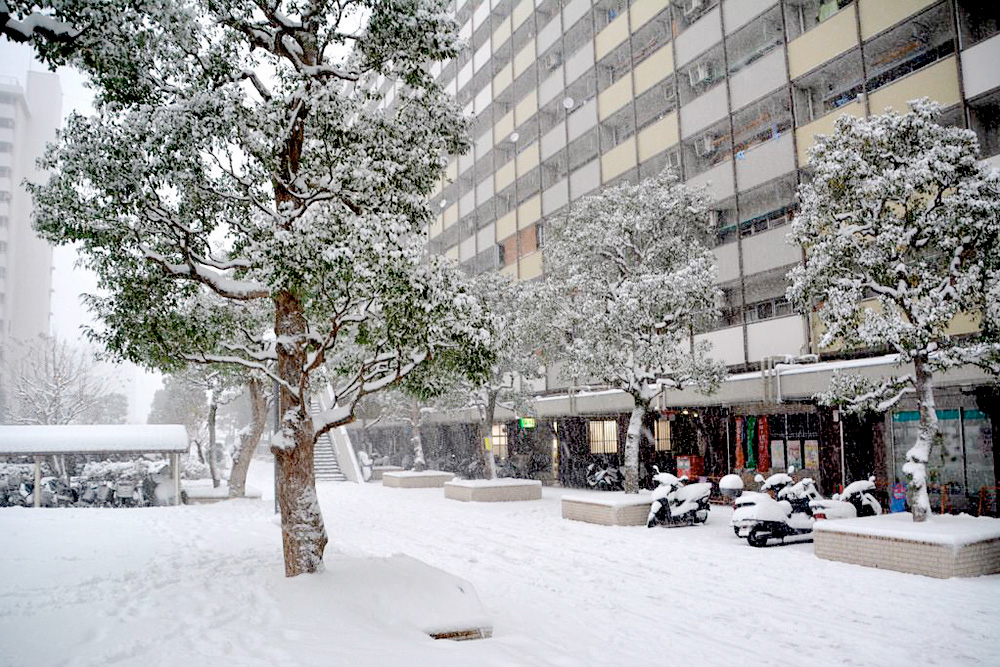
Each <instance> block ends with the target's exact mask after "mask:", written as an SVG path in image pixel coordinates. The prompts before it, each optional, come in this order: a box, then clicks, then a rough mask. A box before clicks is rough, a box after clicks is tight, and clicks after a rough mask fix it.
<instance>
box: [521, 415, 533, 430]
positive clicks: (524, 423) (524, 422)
mask: <svg viewBox="0 0 1000 667" xmlns="http://www.w3.org/2000/svg"><path fill="white" fill-rule="evenodd" d="M517 425H518V426H520V427H521V428H535V420H534V418H533V417H525V418H524V419H518V420H517Z"/></svg>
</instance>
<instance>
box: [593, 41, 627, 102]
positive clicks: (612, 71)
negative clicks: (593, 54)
mask: <svg viewBox="0 0 1000 667" xmlns="http://www.w3.org/2000/svg"><path fill="white" fill-rule="evenodd" d="M629 48H630V47H629V43H628V41H627V40H626V41H625V42H623V43H622V44H621V45H620V46H618V47H617V48H616V49H614V50H613V51H612V52H611V53H609V54H608V55H606V56H604V57H603V58H601V61H600V62H598V63H597V90H598V91H604V90H605V89H607V88H609V87H611V85H612V84H613V83H615V82H616V81H618V80H619V79H621V78H622V77H623V76H625V75H627V74H628V73H629V72H630V71H632V60H631V55H630V54H629Z"/></svg>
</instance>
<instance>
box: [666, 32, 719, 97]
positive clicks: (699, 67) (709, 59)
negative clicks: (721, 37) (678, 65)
mask: <svg viewBox="0 0 1000 667" xmlns="http://www.w3.org/2000/svg"><path fill="white" fill-rule="evenodd" d="M723 60H724V59H723V53H722V44H721V43H720V44H719V45H718V46H716V47H715V48H713V49H710V50H709V51H707V52H706V53H705V54H703V55H702V56H700V57H698V59H697V60H695V61H694V62H692V63H691V64H690V65H688V66H687V67H685V68H684V69H683V70H681V71H680V72H678V74H677V76H678V81H677V89H678V92H679V93H680V98H681V104H688V103H689V102H692V101H693V100H694V99H696V98H697V97H699V96H700V95H703V94H704V93H706V92H708V91H709V90H711V89H712V88H715V86H717V85H719V84H720V83H722V82H723V81H724V80H725V79H726V68H725V65H724V64H723Z"/></svg>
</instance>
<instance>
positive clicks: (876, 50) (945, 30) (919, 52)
mask: <svg viewBox="0 0 1000 667" xmlns="http://www.w3.org/2000/svg"><path fill="white" fill-rule="evenodd" d="M954 36H955V35H954V32H953V31H952V24H951V13H950V11H949V10H948V5H947V4H945V3H942V4H940V5H938V6H937V7H934V8H933V9H929V10H927V11H926V12H924V13H922V14H920V15H919V16H917V17H916V18H913V19H910V20H909V21H907V22H906V23H904V24H902V25H900V26H898V27H896V28H893V29H892V30H889V31H888V32H886V33H884V34H882V35H879V36H878V37H876V38H874V39H872V40H871V41H869V42H868V43H867V44H865V45H864V46H863V47H862V50H863V51H864V57H865V64H866V65H867V68H868V81H867V82H866V83H865V89H866V90H868V91H869V92H871V91H873V90H877V89H879V88H881V87H882V86H885V85H888V84H890V83H892V82H893V81H895V80H896V79H899V78H902V77H904V76H906V75H907V74H910V73H911V72H915V71H917V70H918V69H920V68H922V67H926V66H927V65H930V64H932V63H935V62H937V61H938V60H941V59H942V58H946V57H948V56H950V55H951V54H952V53H954V52H955V40H954Z"/></svg>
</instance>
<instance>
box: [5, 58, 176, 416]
mask: <svg viewBox="0 0 1000 667" xmlns="http://www.w3.org/2000/svg"><path fill="white" fill-rule="evenodd" d="M29 71H39V72H44V71H48V68H47V67H46V66H45V65H43V64H41V63H39V62H37V61H36V60H35V59H34V55H33V53H32V51H31V49H30V48H28V47H27V46H25V45H22V44H13V43H12V42H9V41H7V40H6V39H0V76H3V77H11V78H14V79H17V80H18V81H19V82H20V84H21V85H22V86H24V83H25V79H26V77H27V73H28V72H29ZM57 74H58V75H59V84H60V87H61V88H62V92H63V99H62V113H63V118H66V117H67V116H69V114H71V113H72V112H73V111H77V112H79V113H83V114H89V113H91V112H92V111H93V107H92V106H91V101H92V100H93V95H92V94H91V92H90V90H88V89H87V88H86V87H85V80H84V78H83V77H82V76H81V75H80V74H78V73H77V72H75V71H74V70H71V69H69V68H66V67H62V68H60V69H59V70H58V72H57ZM52 263H53V266H54V271H53V273H52V333H53V334H55V335H56V336H58V337H59V338H61V339H63V340H66V341H67V342H70V343H74V344H83V343H84V342H85V340H84V338H83V333H82V331H81V327H83V326H85V325H89V324H92V323H93V318H91V317H90V314H89V313H88V312H87V310H86V308H84V306H83V304H82V302H81V301H80V296H81V295H82V294H86V293H91V292H95V291H96V290H97V278H96V276H94V274H93V273H91V272H89V271H86V270H83V269H80V268H77V267H75V266H74V264H75V263H76V249H75V248H70V247H65V246H63V247H58V248H55V249H54V250H53V259H52ZM116 370H117V371H118V372H117V373H116V379H117V381H118V383H119V384H120V386H121V390H122V391H123V392H125V393H126V394H127V395H128V396H129V421H130V422H133V423H145V422H146V417H147V415H148V414H149V405H150V403H151V402H152V399H153V393H154V392H155V391H156V389H158V388H159V387H160V386H161V383H160V378H159V376H158V375H150V374H148V373H144V372H143V371H142V370H141V369H139V368H136V367H135V366H132V365H131V364H128V365H125V366H122V367H119V368H118V369H116Z"/></svg>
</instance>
